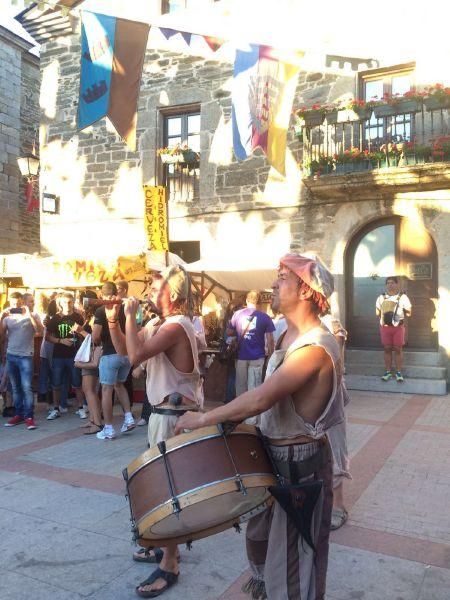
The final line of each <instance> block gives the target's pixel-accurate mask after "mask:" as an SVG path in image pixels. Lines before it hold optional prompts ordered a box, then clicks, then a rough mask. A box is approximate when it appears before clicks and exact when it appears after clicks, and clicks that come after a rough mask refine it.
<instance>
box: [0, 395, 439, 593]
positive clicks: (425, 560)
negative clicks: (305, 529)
mask: <svg viewBox="0 0 450 600" xmlns="http://www.w3.org/2000/svg"><path fill="white" fill-rule="evenodd" d="M351 395H352V402H351V403H350V405H349V407H348V408H349V411H348V416H349V445H350V450H351V455H352V474H353V481H352V482H350V483H349V484H348V486H347V488H346V496H347V504H348V507H349V509H350V519H349V521H348V523H347V525H345V526H344V527H343V528H342V529H340V530H339V531H337V532H334V533H333V534H332V546H331V554H330V566H329V572H328V595H327V599H328V600H450V500H449V498H450V417H449V415H450V412H449V410H450V409H449V407H450V397H448V396H446V397H444V398H442V397H436V398H434V397H432V396H417V395H416V396H410V395H401V394H392V395H390V394H380V393H378V394H373V393H368V392H367V393H366V392H352V393H351ZM138 410H139V408H137V409H136V412H138ZM42 411H43V409H42V408H41V407H39V408H38V414H37V421H38V425H39V427H38V429H36V430H35V431H27V430H26V429H25V428H24V426H22V425H20V426H17V427H15V428H10V429H7V428H3V427H2V429H1V431H0V526H1V532H2V535H1V538H0V552H1V556H2V577H1V578H0V598H5V599H6V598H8V599H10V600H18V599H20V600H25V599H27V600H28V599H30V598H32V599H33V600H44V599H45V600H48V599H52V600H78V599H81V598H92V599H95V600H125V599H128V598H134V597H137V596H135V593H134V588H135V586H136V585H137V583H138V582H139V581H141V580H142V579H145V578H146V577H147V575H148V574H149V572H150V567H149V566H148V565H145V564H137V563H134V562H133V561H132V560H131V553H132V551H133V546H132V544H131V534H130V523H129V509H128V505H127V502H126V500H125V498H124V486H123V480H122V477H121V471H122V469H123V467H125V466H126V465H127V464H128V463H129V462H130V461H131V460H133V459H134V458H135V457H137V456H138V455H139V454H140V453H141V452H143V451H144V450H145V448H146V430H145V427H143V428H142V427H141V428H137V429H136V430H135V431H133V432H131V433H130V434H127V435H123V436H121V437H119V438H118V439H117V440H114V441H113V442H102V441H99V440H97V439H96V438H95V436H84V435H82V431H83V430H82V429H80V425H81V424H83V421H80V420H79V419H78V417H76V416H75V415H73V414H68V415H64V416H63V417H61V418H60V419H57V420H56V421H46V420H45V413H44V412H42ZM117 420H118V422H119V421H120V417H119V416H117ZM3 422H5V421H4V420H3ZM247 575H248V572H247V566H246V559H245V549H244V537H243V535H242V534H240V535H239V534H236V533H234V531H226V532H224V533H222V534H219V535H216V536H214V537H211V538H208V539H205V540H201V541H199V542H196V543H195V544H194V546H193V548H192V550H191V551H187V550H184V549H182V562H181V575H180V580H179V583H178V585H176V586H175V587H174V588H173V589H172V590H170V591H169V592H167V593H166V594H164V598H166V599H167V600H174V599H183V600H190V599H192V600H194V599H195V600H225V599H226V600H241V599H242V600H243V599H244V598H246V596H244V595H243V594H242V593H241V592H240V587H241V585H242V582H243V581H245V579H246V577H247ZM277 600H278V599H277ZM280 600H283V599H280Z"/></svg>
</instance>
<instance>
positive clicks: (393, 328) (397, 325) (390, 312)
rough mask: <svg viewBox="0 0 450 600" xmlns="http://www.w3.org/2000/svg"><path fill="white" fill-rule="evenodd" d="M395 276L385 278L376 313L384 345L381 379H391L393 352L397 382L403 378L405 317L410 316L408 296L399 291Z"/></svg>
mask: <svg viewBox="0 0 450 600" xmlns="http://www.w3.org/2000/svg"><path fill="white" fill-rule="evenodd" d="M399 290H400V286H399V284H398V278H397V277H388V278H387V279H386V292H385V293H384V294H381V295H380V296H378V298H377V303H376V314H377V317H378V318H379V319H380V336H381V343H382V344H383V347H384V364H385V367H386V372H385V373H384V375H383V376H382V377H381V379H382V380H383V381H389V379H392V377H393V373H392V355H393V354H394V353H395V364H396V369H397V370H396V373H395V378H396V380H397V381H398V382H402V381H403V380H404V378H403V375H402V368H403V346H404V345H405V319H406V317H409V316H411V302H410V300H409V298H408V296H407V295H406V294H405V293H404V292H401V291H399Z"/></svg>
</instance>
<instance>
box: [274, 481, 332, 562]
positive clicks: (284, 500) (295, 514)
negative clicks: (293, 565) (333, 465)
mask: <svg viewBox="0 0 450 600" xmlns="http://www.w3.org/2000/svg"><path fill="white" fill-rule="evenodd" d="M322 485H323V482H322V481H311V482H306V483H299V484H297V485H276V486H272V487H270V488H269V492H270V493H271V494H272V496H273V497H274V498H275V499H276V500H277V502H278V504H279V505H280V506H281V508H282V509H283V510H284V512H285V513H286V514H287V515H288V517H289V518H290V520H291V521H292V523H293V525H294V526H295V528H296V529H297V531H298V532H299V533H300V535H301V536H302V538H303V539H304V540H305V542H306V543H307V544H308V546H309V547H310V548H311V549H312V550H313V551H314V552H315V551H316V549H315V547H314V542H313V539H312V536H311V525H312V519H313V514H314V509H315V508H316V503H317V500H318V498H319V495H320V492H321V491H322Z"/></svg>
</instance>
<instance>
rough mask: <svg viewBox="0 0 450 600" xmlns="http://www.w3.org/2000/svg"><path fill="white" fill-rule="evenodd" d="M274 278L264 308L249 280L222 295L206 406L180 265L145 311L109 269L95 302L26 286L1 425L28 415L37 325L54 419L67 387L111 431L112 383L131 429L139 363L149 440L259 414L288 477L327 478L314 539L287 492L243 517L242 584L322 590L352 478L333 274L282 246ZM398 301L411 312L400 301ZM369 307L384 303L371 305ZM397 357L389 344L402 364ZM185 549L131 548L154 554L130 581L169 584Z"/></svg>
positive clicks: (14, 309) (257, 421)
mask: <svg viewBox="0 0 450 600" xmlns="http://www.w3.org/2000/svg"><path fill="white" fill-rule="evenodd" d="M272 288H273V293H272V302H271V304H272V306H271V309H272V314H273V316H272V318H271V317H270V316H269V315H268V314H267V313H266V312H264V311H262V310H260V308H259V295H258V293H257V292H256V291H250V292H249V293H248V294H247V296H246V298H245V303H232V304H230V306H229V307H228V309H227V311H226V313H225V317H224V323H223V339H222V349H221V353H220V355H221V360H223V362H225V364H226V365H227V376H228V377H227V389H226V397H225V398H224V403H223V405H222V406H221V407H218V408H215V409H213V410H210V411H208V412H205V411H204V410H203V403H204V397H203V385H202V383H203V376H204V370H203V369H202V361H201V360H200V358H199V355H200V354H201V351H202V350H205V349H206V346H207V344H206V339H205V332H204V329H203V326H202V322H201V319H200V318H199V314H198V312H199V311H198V306H197V310H196V307H195V302H194V298H193V295H192V287H191V281H190V279H189V276H188V274H187V272H186V271H185V270H184V269H183V268H182V267H180V266H173V267H168V268H167V269H165V270H164V271H162V272H161V273H158V274H155V275H154V277H153V279H152V282H151V285H150V290H149V295H148V298H147V299H146V304H147V305H146V310H145V311H144V313H143V312H142V306H141V304H142V303H141V302H140V301H139V300H138V299H136V298H127V292H128V285H127V283H126V282H118V283H117V284H115V283H110V282H108V283H105V284H104V285H103V287H102V289H101V292H100V298H101V301H102V302H101V306H99V305H98V303H97V297H96V295H95V294H94V293H93V292H85V293H83V294H81V295H80V297H79V298H77V299H75V298H74V296H73V294H71V293H69V292H64V293H62V294H59V295H56V294H55V297H51V298H50V299H49V302H48V305H47V307H46V310H45V314H39V313H38V312H36V311H35V310H34V298H33V296H32V295H31V294H24V295H23V296H22V295H20V294H19V293H14V294H12V295H11V296H10V299H9V303H10V304H9V307H8V308H7V309H5V310H4V311H3V312H2V314H1V328H0V332H1V339H2V343H3V353H4V356H5V359H6V366H7V373H8V375H9V378H10V384H11V390H12V395H13V399H14V407H15V415H14V416H13V417H12V418H11V419H10V420H9V421H8V422H7V423H6V425H7V426H9V427H12V426H14V425H18V424H20V423H25V424H26V426H27V428H28V429H33V428H35V427H36V423H35V420H34V414H33V408H34V402H33V390H32V373H33V366H32V356H33V341H34V338H35V336H36V335H43V341H42V346H41V356H40V360H41V362H40V379H39V399H40V400H46V401H47V402H49V404H50V405H51V406H50V410H49V413H48V416H47V419H48V420H50V421H51V420H55V419H57V418H59V417H60V416H61V415H62V414H64V413H65V412H67V410H68V391H69V387H72V388H73V389H74V390H75V397H76V402H77V409H76V413H77V414H78V416H79V417H80V418H81V419H85V418H87V414H89V422H88V424H87V427H86V434H96V436H97V438H98V439H100V440H112V439H114V438H115V437H116V436H117V435H118V432H117V431H116V430H115V428H114V424H113V398H114V397H115V398H117V401H118V402H119V403H120V405H121V407H122V411H123V423H122V425H121V428H120V431H121V433H124V434H125V433H128V432H130V431H132V430H133V429H134V427H135V426H136V422H135V419H134V417H133V414H132V412H131V401H132V397H131V396H130V392H129V387H128V386H129V381H130V377H132V376H134V377H140V376H142V375H143V374H144V373H145V377H146V398H145V402H144V405H143V410H142V415H141V419H140V421H141V422H143V423H144V424H145V423H146V422H147V421H148V446H149V447H150V448H152V447H154V446H156V445H157V444H159V443H160V442H165V441H166V440H168V439H169V438H171V437H173V436H174V435H178V434H179V433H181V432H183V431H185V430H195V429H197V428H199V427H204V426H210V425H216V424H219V423H224V422H228V421H229V422H235V423H239V422H243V421H245V422H247V423H249V424H252V425H257V426H258V428H259V430H260V431H261V433H262V434H263V436H264V437H265V439H266V441H267V448H268V451H269V453H270V454H271V456H272V463H273V464H274V465H275V467H274V468H276V469H277V471H278V473H279V477H280V479H279V480H280V481H281V482H282V483H283V485H284V486H287V487H286V489H288V490H293V491H296V490H298V487H299V486H300V487H301V486H302V485H303V484H305V483H306V484H308V482H309V483H310V482H312V481H321V482H322V484H321V486H322V487H321V491H320V500H319V501H317V503H316V504H315V507H314V511H313V521H312V522H313V531H312V539H313V543H312V546H310V545H309V544H305V543H304V539H303V537H302V535H300V533H299V531H300V530H298V529H297V528H296V526H295V524H294V522H293V521H291V520H290V519H291V517H290V516H289V512H288V511H286V510H285V507H283V506H282V504H281V503H278V502H275V503H274V504H273V505H271V506H270V507H268V508H267V509H266V510H264V511H263V512H260V513H259V514H257V515H256V516H254V517H252V518H251V519H250V520H249V522H248V526H247V533H246V536H247V554H248V559H249V563H250V567H251V571H252V576H251V578H250V580H249V581H248V582H247V584H246V585H245V586H244V590H245V591H246V592H248V593H249V594H250V595H251V596H252V598H254V599H258V598H266V597H267V598H269V599H271V598H273V599H275V598H281V597H283V598H299V597H302V598H303V597H305V598H316V599H323V598H324V597H325V579H326V570H327V560H328V544H329V533H330V530H331V529H336V528H338V527H340V526H342V525H343V524H344V523H345V521H346V520H347V517H348V515H347V511H346V509H345V505H344V494H343V482H344V480H345V479H346V478H350V473H349V464H348V453H347V446H346V418H345V405H346V404H347V402H348V399H349V398H348V394H347V392H346V388H345V383H344V346H345V340H346V331H345V329H344V328H343V327H342V325H341V324H340V322H339V321H338V320H337V319H336V318H333V317H332V316H331V314H330V306H329V304H328V298H329V297H330V295H331V294H332V292H333V289H334V283H333V277H332V275H331V273H330V272H329V271H328V270H327V268H326V267H325V266H324V265H323V263H322V262H321V261H320V259H319V258H318V257H316V256H314V255H306V254H305V255H301V254H287V255H285V256H284V257H282V258H281V259H280V265H279V269H278V276H277V278H276V280H275V281H274V283H273V285H272ZM391 291H392V290H391ZM394 291H395V290H394ZM397 301H398V300H397ZM243 304H245V305H243ZM403 310H404V313H405V314H406V312H407V310H408V307H407V306H406V305H405V307H404V309H403ZM377 311H378V314H380V313H381V314H383V311H384V312H386V311H385V310H384V308H383V307H380V308H379V307H378V306H377ZM394 312H395V313H396V314H397V312H398V309H397V310H395V309H394ZM196 313H197V314H196ZM402 314H403V313H402ZM394 316H395V315H394ZM87 336H90V340H91V341H92V350H95V348H100V349H101V354H102V355H101V358H99V361H98V365H97V364H91V362H89V363H86V362H85V363H84V366H83V365H82V366H81V367H80V365H79V363H77V364H76V356H77V353H78V352H79V350H80V348H81V346H82V344H83V341H86V339H87ZM394 345H395V344H394ZM92 354H95V352H93V353H92ZM97 354H98V353H97ZM386 360H387V359H386ZM94 363H95V361H94ZM386 366H388V364H386ZM399 366H400V362H399V359H398V356H397V369H398V370H399ZM296 493H297V492H296ZM291 497H292V498H295V497H296V496H295V494H294V495H293V496H291ZM280 548H283V549H284V550H283V553H281V554H280V551H279V549H280ZM179 557H180V554H179V549H178V548H177V546H176V544H172V545H168V546H167V547H165V548H151V549H147V548H145V549H144V548H142V549H141V550H139V551H137V552H135V553H134V555H133V558H134V560H137V561H141V562H142V561H144V562H148V563H157V564H158V566H157V568H156V569H155V570H154V571H153V572H152V573H151V574H150V576H149V577H148V578H147V579H146V580H144V581H143V582H141V583H140V584H139V585H138V586H137V588H136V593H137V594H138V595H139V596H140V597H155V596H157V595H159V594H161V593H163V592H164V591H165V590H166V589H168V588H170V587H171V586H172V585H174V584H175V583H176V582H177V581H178V577H179Z"/></svg>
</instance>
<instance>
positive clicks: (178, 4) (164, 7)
mask: <svg viewBox="0 0 450 600" xmlns="http://www.w3.org/2000/svg"><path fill="white" fill-rule="evenodd" d="M183 8H186V0H162V2H161V14H162V15H165V14H167V13H174V12H177V10H182V9H183Z"/></svg>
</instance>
